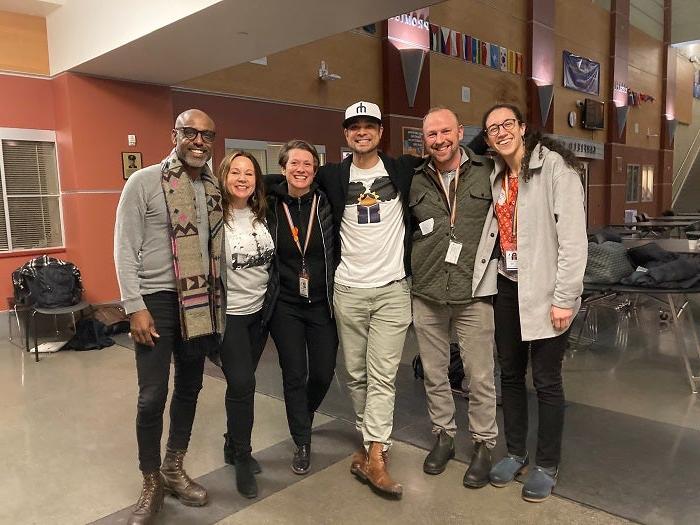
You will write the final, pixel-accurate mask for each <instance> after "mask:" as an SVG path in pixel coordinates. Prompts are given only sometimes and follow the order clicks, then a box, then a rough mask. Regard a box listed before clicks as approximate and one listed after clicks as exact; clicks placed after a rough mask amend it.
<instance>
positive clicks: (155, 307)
mask: <svg viewBox="0 0 700 525" xmlns="http://www.w3.org/2000/svg"><path fill="white" fill-rule="evenodd" d="M143 300H144V302H145V303H146V308H148V311H149V312H150V314H151V316H152V317H153V320H154V322H155V325H156V331H157V332H158V334H159V335H160V337H159V338H157V339H156V340H155V343H156V344H155V346H153V347H150V346H146V345H141V344H136V345H135V347H136V348H135V354H136V372H137V374H138V383H139V399H138V404H137V411H136V440H137V442H138V447H139V468H140V469H141V471H143V472H150V471H153V470H157V469H158V468H160V439H161V436H162V434H163V412H164V411H165V402H166V399H167V397H168V377H169V375H170V359H171V356H173V357H174V362H175V389H174V391H173V397H172V400H171V401H170V433H169V435H168V448H171V449H174V450H187V446H188V445H189V442H190V434H191V433H192V423H193V422H194V415H195V410H196V408H197V397H198V396H199V391H200V390H201V389H202V373H203V372H204V356H202V357H198V358H195V359H188V360H183V357H182V355H181V354H182V346H183V344H182V336H181V332H180V311H179V306H178V299H177V293H175V292H157V293H154V294H150V295H144V296H143Z"/></svg>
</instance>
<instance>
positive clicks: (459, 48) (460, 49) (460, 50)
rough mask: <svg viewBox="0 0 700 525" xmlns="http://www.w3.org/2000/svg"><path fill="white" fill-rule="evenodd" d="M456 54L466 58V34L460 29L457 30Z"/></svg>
mask: <svg viewBox="0 0 700 525" xmlns="http://www.w3.org/2000/svg"><path fill="white" fill-rule="evenodd" d="M455 45H456V49H455V55H454V56H456V57H459V58H461V59H462V60H464V35H463V34H462V33H460V32H459V31H455Z"/></svg>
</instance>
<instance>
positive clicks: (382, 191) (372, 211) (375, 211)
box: [345, 175, 399, 224]
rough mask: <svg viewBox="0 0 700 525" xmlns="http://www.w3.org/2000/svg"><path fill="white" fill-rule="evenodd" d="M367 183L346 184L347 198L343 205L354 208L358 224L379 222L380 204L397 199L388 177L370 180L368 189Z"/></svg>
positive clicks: (397, 195) (380, 218)
mask: <svg viewBox="0 0 700 525" xmlns="http://www.w3.org/2000/svg"><path fill="white" fill-rule="evenodd" d="M367 182H369V181H366V182H365V181H355V182H350V184H348V198H347V200H346V201H345V205H346V206H353V205H354V206H356V208H357V223H358V224H373V223H377V222H381V220H382V217H381V206H380V204H381V203H382V202H389V201H392V200H396V199H398V198H399V194H398V193H397V192H396V188H395V187H394V184H393V183H392V182H391V179H390V178H389V176H388V175H386V176H382V177H377V178H376V179H374V180H372V181H371V185H370V186H369V187H367V185H366V184H367Z"/></svg>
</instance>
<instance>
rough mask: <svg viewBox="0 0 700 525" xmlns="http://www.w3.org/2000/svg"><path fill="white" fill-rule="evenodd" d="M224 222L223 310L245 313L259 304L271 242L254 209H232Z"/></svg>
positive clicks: (261, 297) (261, 300) (265, 284)
mask: <svg viewBox="0 0 700 525" xmlns="http://www.w3.org/2000/svg"><path fill="white" fill-rule="evenodd" d="M231 215H232V216H231V218H230V220H229V221H227V222H226V224H225V233H224V235H225V244H224V256H225V258H226V259H225V260H226V313H227V314H229V315H245V314H251V313H255V312H257V311H258V310H260V308H262V305H263V301H264V299H265V291H266V290H267V281H268V268H269V267H270V263H271V261H272V257H273V256H274V244H273V242H272V237H271V236H270V232H269V231H268V229H267V226H266V225H265V224H264V223H263V222H261V221H258V220H256V219H255V216H254V215H253V212H252V211H251V210H250V209H249V208H246V209H244V210H232V214H231Z"/></svg>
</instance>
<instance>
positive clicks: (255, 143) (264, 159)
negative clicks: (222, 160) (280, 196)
mask: <svg viewBox="0 0 700 525" xmlns="http://www.w3.org/2000/svg"><path fill="white" fill-rule="evenodd" d="M282 146H283V144H282V143H280V142H266V141H262V140H239V139H226V154H228V153H229V152H230V151H245V152H247V153H250V154H251V155H253V157H255V160H257V161H258V164H260V169H261V170H262V172H263V174H268V173H276V174H280V173H282V168H280V165H279V163H278V160H279V155H280V150H281V149H282ZM314 147H315V148H316V151H318V157H319V160H320V161H321V166H323V165H324V164H325V163H326V146H320V145H318V144H314Z"/></svg>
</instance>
